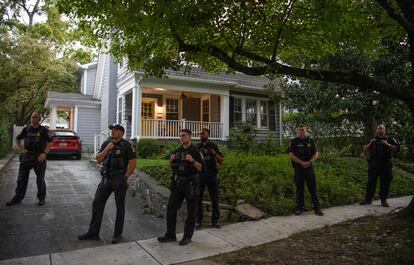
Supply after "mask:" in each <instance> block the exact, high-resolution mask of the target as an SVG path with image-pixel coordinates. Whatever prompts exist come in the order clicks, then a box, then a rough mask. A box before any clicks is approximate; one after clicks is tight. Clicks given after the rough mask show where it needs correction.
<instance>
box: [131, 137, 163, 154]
mask: <svg viewBox="0 0 414 265" xmlns="http://www.w3.org/2000/svg"><path fill="white" fill-rule="evenodd" d="M136 149H137V156H138V158H153V157H156V156H158V154H159V146H158V143H157V142H156V141H154V140H149V139H142V140H140V141H139V142H138V143H137V148H136Z"/></svg>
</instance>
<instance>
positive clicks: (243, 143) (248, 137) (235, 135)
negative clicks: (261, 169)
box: [229, 122, 256, 152]
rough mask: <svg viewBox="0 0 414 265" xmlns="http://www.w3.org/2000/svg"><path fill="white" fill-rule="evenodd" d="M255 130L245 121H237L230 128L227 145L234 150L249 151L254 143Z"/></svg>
mask: <svg viewBox="0 0 414 265" xmlns="http://www.w3.org/2000/svg"><path fill="white" fill-rule="evenodd" d="M255 135H256V132H255V130H254V128H253V127H252V126H250V125H248V124H247V123H245V122H237V123H236V124H235V126H234V127H233V128H231V130H230V141H229V147H230V148H232V149H236V150H243V151H247V152H251V151H252V148H253V146H254V144H255V142H254V138H255Z"/></svg>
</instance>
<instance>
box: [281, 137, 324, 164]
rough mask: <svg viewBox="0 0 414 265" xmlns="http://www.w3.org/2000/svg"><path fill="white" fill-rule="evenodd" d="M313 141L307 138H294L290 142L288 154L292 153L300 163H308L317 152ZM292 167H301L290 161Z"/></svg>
mask: <svg viewBox="0 0 414 265" xmlns="http://www.w3.org/2000/svg"><path fill="white" fill-rule="evenodd" d="M317 151H318V150H317V147H316V143H315V141H314V140H313V139H312V138H310V137H309V136H307V137H305V138H304V139H302V138H300V137H296V138H294V139H292V141H291V142H290V145H289V148H288V153H290V152H292V153H293V154H294V155H295V156H296V157H297V158H299V159H300V160H302V161H309V160H310V159H311V158H312V156H313V155H314V154H315V153H316V152H317ZM292 166H293V167H295V168H296V167H301V166H300V165H299V164H298V163H296V162H294V161H293V160H292Z"/></svg>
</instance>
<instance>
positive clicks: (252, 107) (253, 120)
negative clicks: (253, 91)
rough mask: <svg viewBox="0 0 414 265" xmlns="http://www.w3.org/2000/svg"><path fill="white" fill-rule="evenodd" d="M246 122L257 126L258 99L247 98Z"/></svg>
mask: <svg viewBox="0 0 414 265" xmlns="http://www.w3.org/2000/svg"><path fill="white" fill-rule="evenodd" d="M246 123H247V124H250V125H253V126H257V101H256V100H254V99H246Z"/></svg>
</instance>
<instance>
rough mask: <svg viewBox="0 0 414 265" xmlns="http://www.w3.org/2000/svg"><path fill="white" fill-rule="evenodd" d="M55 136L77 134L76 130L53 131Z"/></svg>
mask: <svg viewBox="0 0 414 265" xmlns="http://www.w3.org/2000/svg"><path fill="white" fill-rule="evenodd" d="M53 136H76V134H75V133H74V132H59V131H56V132H53Z"/></svg>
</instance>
